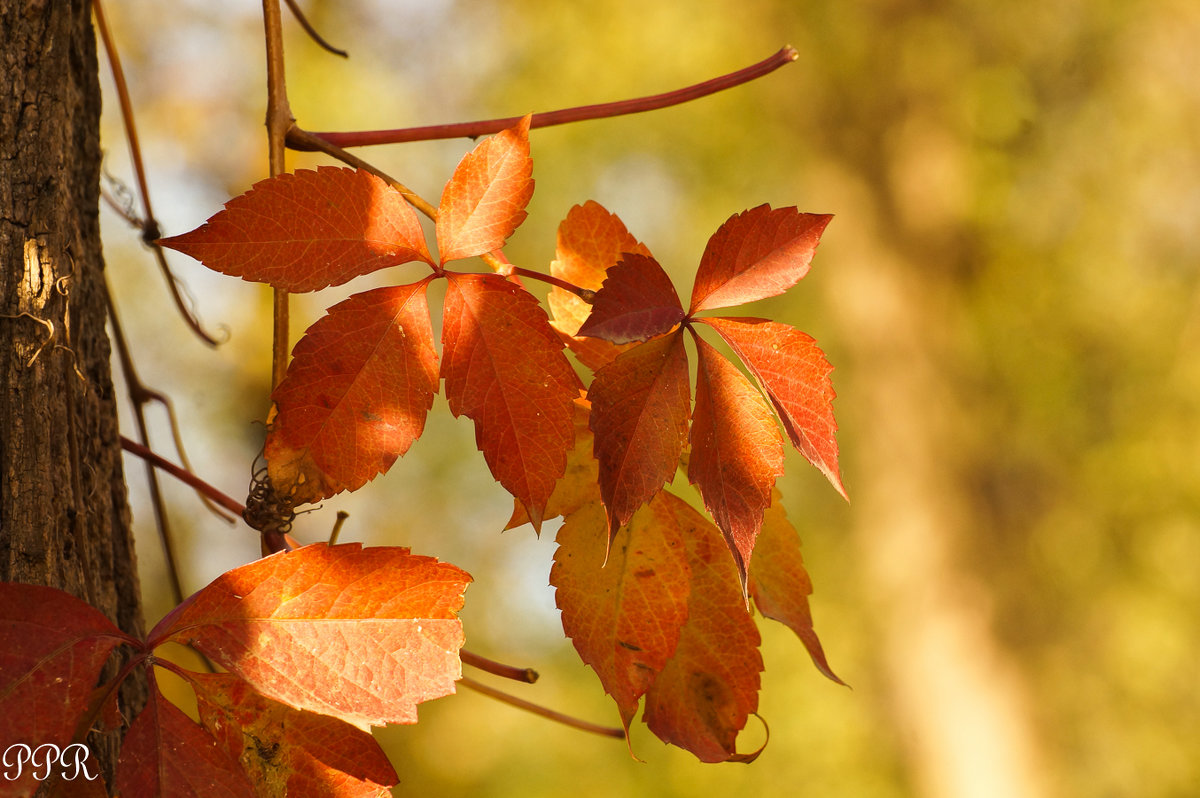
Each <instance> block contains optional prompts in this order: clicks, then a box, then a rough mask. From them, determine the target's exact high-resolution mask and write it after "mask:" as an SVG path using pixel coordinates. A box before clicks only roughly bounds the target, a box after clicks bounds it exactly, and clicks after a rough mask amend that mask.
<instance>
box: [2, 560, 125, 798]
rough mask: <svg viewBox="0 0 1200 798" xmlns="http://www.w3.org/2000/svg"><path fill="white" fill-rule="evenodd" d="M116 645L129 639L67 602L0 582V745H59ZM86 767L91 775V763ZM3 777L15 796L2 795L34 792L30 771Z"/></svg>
mask: <svg viewBox="0 0 1200 798" xmlns="http://www.w3.org/2000/svg"><path fill="white" fill-rule="evenodd" d="M122 642H126V643H134V642H135V641H134V640H132V638H129V637H128V636H126V635H125V634H123V633H122V632H121V631H120V630H119V629H118V628H117V627H116V626H114V625H113V623H112V621H110V620H108V618H106V617H105V616H104V614H103V613H101V612H100V611H99V610H97V609H96V608H94V607H91V606H89V605H88V604H86V603H84V602H83V601H81V600H79V599H77V598H75V597H74V596H71V595H69V594H67V593H64V592H63V591H61V590H57V589H55V588H52V587H43V586H41V585H24V584H17V583H11V582H2V583H0V745H3V746H4V747H5V748H7V747H8V746H12V745H16V744H18V743H23V744H25V745H28V746H29V747H30V748H31V749H32V748H37V747H38V746H39V745H44V744H50V745H58V746H60V747H63V746H66V745H67V744H68V743H69V742H70V741H71V738H72V735H73V734H74V732H75V727H76V724H77V723H78V722H79V719H80V715H81V714H82V713H83V711H84V709H85V708H86V707H87V704H88V699H89V697H90V696H91V694H92V688H93V687H95V686H96V681H97V680H98V679H99V678H100V670H101V669H102V668H103V667H104V663H105V662H106V661H107V660H108V657H109V654H110V653H111V652H112V650H113V648H115V647H116V646H117V645H118V644H120V643H122ZM13 755H14V756H15V749H14V754H13ZM10 761H11V760H10ZM88 766H89V767H90V768H91V770H92V772H93V773H95V772H96V770H97V765H96V762H95V760H94V759H93V760H90V761H89V763H88ZM9 774H10V775H11V777H12V778H13V779H14V780H12V781H4V782H0V792H4V789H6V788H11V789H13V790H15V791H16V792H11V793H9V792H4V794H6V795H8V794H12V795H18V794H32V793H33V791H34V790H35V789H36V788H37V786H38V783H37V780H36V779H35V778H34V775H33V770H32V769H31V768H25V769H24V770H23V772H22V773H21V774H20V775H18V774H17V771H16V770H15V769H13V770H11V771H9Z"/></svg>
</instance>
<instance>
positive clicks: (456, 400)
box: [442, 273, 580, 528]
mask: <svg viewBox="0 0 1200 798" xmlns="http://www.w3.org/2000/svg"><path fill="white" fill-rule="evenodd" d="M447 277H448V283H449V285H448V286H447V288H446V304H445V312H444V313H443V322H442V376H443V377H445V379H446V400H447V401H448V402H449V404H450V411H451V412H452V413H454V415H456V416H461V415H465V416H467V417H469V418H470V419H471V420H472V421H474V422H475V443H476V445H477V446H478V447H479V449H480V451H482V452H483V456H484V459H486V460H487V464H488V467H489V468H490V469H491V471H492V476H494V477H495V478H496V479H497V480H498V481H499V482H500V484H501V485H503V486H504V488H505V489H506V490H507V491H508V492H509V493H511V494H513V496H515V497H516V498H517V499H518V500H519V501H520V502H521V504H523V505H524V506H525V509H526V511H527V512H528V513H529V517H530V519H531V520H532V521H533V525H534V527H535V528H540V527H541V523H542V516H543V513H544V511H545V509H546V502H547V500H548V499H549V498H550V494H551V493H552V492H553V490H554V483H555V481H556V480H557V479H558V478H559V476H561V475H562V473H563V468H564V467H565V465H566V461H567V451H568V450H569V449H570V448H571V444H572V443H573V442H574V437H575V425H574V422H573V414H574V409H573V402H574V400H575V398H576V397H577V396H578V395H579V387H580V385H579V378H578V377H576V376H575V370H574V369H573V368H571V364H570V363H569V362H568V361H567V358H566V356H565V355H564V354H563V351H562V342H561V341H560V340H559V338H558V336H557V335H556V334H555V333H554V330H553V329H551V328H550V323H549V322H548V321H547V319H546V314H545V312H544V311H543V310H542V309H541V307H539V306H538V303H537V300H536V299H534V298H533V297H532V296H531V295H530V294H529V293H528V292H527V291H525V290H524V289H522V288H521V287H520V286H518V285H515V284H514V283H511V282H509V281H508V280H506V279H504V278H503V277H501V276H499V275H496V274H455V273H448V274H447Z"/></svg>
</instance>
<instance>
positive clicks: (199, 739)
mask: <svg viewBox="0 0 1200 798" xmlns="http://www.w3.org/2000/svg"><path fill="white" fill-rule="evenodd" d="M116 787H117V794H118V795H119V796H120V798H141V796H150V795H153V796H155V797H156V798H256V796H257V793H256V791H255V789H254V788H253V787H252V786H251V784H250V781H249V779H248V778H247V777H246V773H245V771H243V770H242V768H241V766H240V765H239V764H238V761H237V758H236V757H232V756H230V755H229V753H228V752H226V751H225V750H224V749H223V748H222V747H221V746H220V745H218V744H217V741H216V740H215V739H213V736H212V735H211V734H209V733H208V732H207V731H206V730H205V729H204V728H203V727H202V726H199V725H197V724H196V723H195V721H193V720H192V719H191V718H189V717H188V716H187V715H185V714H183V712H181V711H180V710H179V709H178V708H176V707H175V705H174V704H172V703H171V702H170V701H168V700H166V699H165V698H164V697H163V696H162V694H161V693H160V692H159V691H158V689H157V688H155V689H153V690H151V691H150V700H149V701H148V702H147V704H146V707H145V709H143V710H142V711H141V712H140V713H139V714H138V716H137V717H136V718H134V720H133V724H132V725H131V726H130V727H129V731H128V732H127V733H126V735H125V742H124V743H123V744H122V746H121V757H120V759H119V760H118V762H117V778H116Z"/></svg>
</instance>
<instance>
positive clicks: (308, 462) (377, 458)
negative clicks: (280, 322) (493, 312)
mask: <svg viewBox="0 0 1200 798" xmlns="http://www.w3.org/2000/svg"><path fill="white" fill-rule="evenodd" d="M427 283H428V279H426V280H423V281H421V282H419V283H416V284H413V285H402V286H392V287H387V288H376V289H374V290H371V291H366V292H363V293H361V294H355V295H354V296H352V297H350V298H349V299H347V300H346V301H344V302H340V303H338V304H337V305H334V306H333V307H331V308H330V309H329V310H328V312H327V313H326V315H325V316H323V317H322V318H321V319H319V320H318V321H317V322H316V323H315V324H314V325H313V326H312V327H310V328H309V329H308V332H307V333H305V335H304V337H303V338H301V339H300V341H299V342H298V343H297V344H296V347H295V349H294V350H293V351H292V362H291V364H290V365H289V366H288V372H287V377H286V378H285V379H284V380H283V382H281V383H280V384H279V387H277V388H276V389H275V392H274V393H273V394H272V399H274V400H275V406H276V408H277V409H278V412H277V414H276V416H275V418H274V420H273V421H272V423H271V429H270V431H269V432H268V434H267V445H266V458H267V465H268V468H269V471H270V475H271V482H272V484H273V485H274V486H275V488H276V490H278V491H280V492H281V493H283V494H289V495H291V496H292V498H293V500H294V502H295V503H296V504H303V503H308V502H316V501H320V500H321V499H324V498H327V497H329V496H332V495H334V494H335V493H338V492H339V491H343V490H357V489H358V488H360V487H362V485H363V484H364V483H366V482H367V480H370V479H373V478H374V477H375V475H376V474H380V473H383V472H384V471H387V469H388V468H390V467H391V465H392V463H394V462H395V461H396V458H397V457H398V456H400V455H402V454H404V453H405V452H406V451H408V448H409V447H410V446H411V445H412V443H413V441H415V440H416V439H417V438H418V437H419V436H420V435H421V432H422V430H423V429H424V428H425V417H426V414H427V413H428V412H429V408H430V406H431V405H432V404H433V394H434V393H435V392H436V391H437V387H438V367H437V353H436V351H435V350H434V346H433V331H432V329H431V327H430V322H429V307H428V304H427V302H426V298H425V288H426V285H427Z"/></svg>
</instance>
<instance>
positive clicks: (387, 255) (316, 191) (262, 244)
mask: <svg viewBox="0 0 1200 798" xmlns="http://www.w3.org/2000/svg"><path fill="white" fill-rule="evenodd" d="M158 243H159V244H161V245H163V246H164V247H170V248H171V249H177V250H179V251H180V252H183V253H184V254H187V255H191V256H192V257H193V258H195V259H196V260H198V261H200V262H201V263H203V264H204V265H205V266H207V267H208V268H210V269H215V270H216V271H219V272H221V273H223V274H230V275H233V276H234V277H241V278H242V279H243V280H252V281H255V282H260V283H269V284H271V285H273V286H275V287H276V288H282V289H284V290H287V291H296V292H301V291H316V290H317V289H319V288H325V287H326V286H330V285H340V284H342V283H344V282H346V281H348V280H350V279H351V278H354V277H357V276H359V275H360V274H368V273H370V272H373V271H377V270H379V269H383V268H385V267H387V266H396V265H398V264H401V263H408V262H410V261H414V260H421V261H425V262H426V263H432V260H433V259H432V258H431V257H430V255H429V249H428V247H427V246H426V245H425V234H424V233H423V232H422V231H421V224H420V222H419V221H417V215H416V213H415V212H414V211H413V209H412V206H411V205H409V204H408V203H407V202H406V201H405V200H404V197H403V196H401V194H400V193H399V192H398V191H396V190H395V189H393V188H391V187H390V186H388V185H387V183H384V182H383V181H382V180H380V179H379V178H378V177H376V176H375V175H373V174H371V173H369V172H363V171H359V170H354V169H342V168H337V167H333V166H322V167H319V168H318V169H317V170H316V171H315V172H314V171H311V170H308V169H301V170H299V171H296V172H293V173H289V174H282V175H279V176H277V177H272V178H268V179H267V180H261V181H259V182H258V183H255V184H254V186H252V187H251V189H250V190H249V191H247V192H246V193H245V194H242V195H241V196H240V197H234V198H233V199H231V200H230V201H229V202H227V203H225V209H224V210H222V211H218V212H217V213H216V214H215V215H214V216H213V217H212V218H211V219H209V220H208V221H207V222H205V223H204V224H203V225H201V226H200V227H198V228H196V229H195V230H193V231H191V232H190V233H184V234H183V235H179V236H172V237H171V238H164V239H161V240H160V241H159V242H158Z"/></svg>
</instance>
